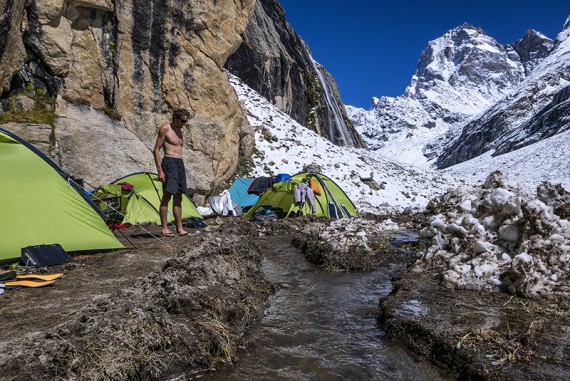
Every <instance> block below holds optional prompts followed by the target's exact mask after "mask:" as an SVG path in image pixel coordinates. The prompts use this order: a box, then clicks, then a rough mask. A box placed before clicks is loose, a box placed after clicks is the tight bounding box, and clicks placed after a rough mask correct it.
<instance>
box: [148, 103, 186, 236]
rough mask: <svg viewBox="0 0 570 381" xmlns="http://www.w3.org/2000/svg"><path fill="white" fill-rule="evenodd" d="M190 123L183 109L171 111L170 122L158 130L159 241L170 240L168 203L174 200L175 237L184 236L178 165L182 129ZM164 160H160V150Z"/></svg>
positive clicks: (183, 184) (181, 168)
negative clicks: (166, 238)
mask: <svg viewBox="0 0 570 381" xmlns="http://www.w3.org/2000/svg"><path fill="white" fill-rule="evenodd" d="M188 119H190V113H189V112H188V110H185V109H177V110H174V112H173V114H172V122H170V123H168V124H165V125H163V126H162V127H160V130H158V137H157V138H156V143H155V145H154V162H155V163H156V169H157V170H158V179H159V180H160V181H162V190H163V194H162V200H161V201H160V223H161V225H162V231H161V237H174V233H172V232H171V231H170V229H169V228H168V203H169V202H170V198H171V197H172V196H174V200H173V206H172V212H173V213H174V221H175V222H176V231H177V233H178V235H179V236H184V235H188V232H187V231H185V230H184V226H183V225H182V194H183V193H186V192H187V191H188V188H187V186H186V170H185V169H184V162H183V161H182V143H183V136H182V127H183V126H184V125H185V124H186V123H187V122H188ZM161 149H163V150H164V157H163V158H162V161H161V160H160V150H161Z"/></svg>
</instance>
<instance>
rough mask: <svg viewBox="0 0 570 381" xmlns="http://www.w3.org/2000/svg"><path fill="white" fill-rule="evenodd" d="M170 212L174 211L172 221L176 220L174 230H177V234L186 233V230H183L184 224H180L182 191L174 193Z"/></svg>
mask: <svg viewBox="0 0 570 381" xmlns="http://www.w3.org/2000/svg"><path fill="white" fill-rule="evenodd" d="M172 212H173V213H174V221H175V222H176V231H177V232H178V235H187V234H188V232H187V231H185V230H184V226H183V225H182V193H177V194H175V195H174V201H173V203H172Z"/></svg>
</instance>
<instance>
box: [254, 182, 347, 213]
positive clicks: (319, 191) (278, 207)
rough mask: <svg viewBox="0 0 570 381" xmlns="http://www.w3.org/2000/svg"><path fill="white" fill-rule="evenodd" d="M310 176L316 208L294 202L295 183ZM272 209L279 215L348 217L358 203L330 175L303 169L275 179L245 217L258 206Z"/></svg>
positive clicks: (307, 203) (306, 203) (308, 204)
mask: <svg viewBox="0 0 570 381" xmlns="http://www.w3.org/2000/svg"><path fill="white" fill-rule="evenodd" d="M304 178H309V179H310V181H311V187H312V188H314V189H315V191H314V192H313V193H314V196H315V210H314V211H313V210H312V207H311V204H310V203H309V202H307V201H306V202H303V203H299V202H297V203H296V202H295V187H296V186H297V185H298V184H299V183H301V182H302V181H303V179H304ZM259 208H263V209H266V210H267V209H270V210H273V211H275V212H276V213H277V215H278V216H280V217H292V216H299V215H313V216H316V217H329V218H346V217H354V216H356V214H357V213H358V212H357V210H356V206H354V203H353V202H352V201H351V200H350V198H349V197H348V196H347V195H346V194H345V193H344V191H343V190H342V189H341V188H340V187H339V186H338V185H337V184H336V183H335V182H334V181H332V180H331V179H330V178H328V177H327V176H325V175H323V174H321V173H316V172H300V173H297V174H296V175H294V176H292V177H291V179H290V180H287V181H283V182H279V183H275V184H274V185H273V187H272V188H269V189H268V190H266V191H265V192H264V193H263V194H262V195H261V196H260V197H259V200H258V201H257V203H256V204H255V205H254V206H252V207H251V209H249V211H248V212H247V213H246V214H245V215H244V218H250V217H253V216H254V214H255V212H256V211H257V210H258V209H259Z"/></svg>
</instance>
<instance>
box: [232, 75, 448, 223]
mask: <svg viewBox="0 0 570 381" xmlns="http://www.w3.org/2000/svg"><path fill="white" fill-rule="evenodd" d="M228 76H229V78H230V83H231V84H232V85H233V86H234V88H235V90H236V92H237V94H238V97H239V98H240V100H241V101H242V103H243V104H244V106H245V108H246V109H247V112H248V119H249V123H250V124H251V126H252V127H253V128H254V130H255V135H256V138H255V139H256V147H257V150H258V152H257V153H256V154H255V155H254V157H253V162H254V165H255V169H254V170H253V173H251V175H253V176H269V175H277V174H279V173H289V174H291V175H293V174H296V173H298V172H301V171H303V170H304V169H305V168H307V166H318V167H320V172H321V173H323V174H325V175H327V176H328V177H330V178H331V179H332V180H333V181H335V182H336V183H337V184H338V185H339V186H340V187H341V188H342V189H343V190H344V191H345V193H346V194H347V195H348V196H349V197H350V198H351V199H352V201H353V202H354V203H355V204H356V206H357V207H358V209H359V210H360V211H370V212H381V211H388V210H402V209H403V208H406V207H411V208H422V207H424V206H425V205H426V204H427V202H428V201H429V200H430V199H431V198H432V197H434V196H435V195H438V194H441V193H443V192H445V191H446V190H447V188H449V187H451V186H453V185H454V184H457V183H458V180H457V179H454V178H452V177H450V176H449V175H443V174H439V173H437V172H435V171H433V170H423V169H418V168H414V167H411V166H408V165H404V164H400V163H397V162H395V161H392V160H389V159H387V158H385V157H384V156H382V155H380V154H379V153H376V152H373V151H368V150H365V149H359V148H351V147H340V146H336V145H334V144H332V143H331V142H330V141H328V140H326V139H324V138H322V137H321V136H319V135H318V134H316V133H314V132H312V131H310V130H308V129H307V128H305V127H303V126H301V125H300V124H298V123H297V122H295V121H294V120H292V119H291V118H290V117H289V116H288V115H286V114H284V113H282V112H281V111H279V110H277V109H276V108H275V107H274V106H273V105H271V104H270V103H269V102H268V101H267V100H266V99H265V98H263V97H262V96H261V95H259V94H258V93H257V92H255V91H254V90H252V89H251V88H249V87H248V86H247V85H245V84H244V83H243V82H242V81H241V80H240V79H239V78H237V77H235V76H233V75H231V74H229V73H228ZM370 177H373V180H374V182H375V183H376V184H378V186H379V188H380V189H378V190H375V189H372V188H371V187H370V186H369V185H367V184H365V182H363V181H361V178H363V179H366V178H370Z"/></svg>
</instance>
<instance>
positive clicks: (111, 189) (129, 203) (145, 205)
mask: <svg viewBox="0 0 570 381" xmlns="http://www.w3.org/2000/svg"><path fill="white" fill-rule="evenodd" d="M161 199H162V183H161V182H160V181H159V180H158V175H157V174H156V173H148V172H138V173H132V174H130V175H127V176H125V177H121V178H120V179H117V180H115V181H113V182H111V183H109V184H106V185H103V186H102V187H99V188H98V189H96V190H95V191H93V192H92V194H91V200H93V202H94V203H95V204H96V205H97V206H98V207H99V209H101V211H103V212H104V213H105V214H106V215H107V216H108V218H109V219H110V221H109V222H116V223H118V222H120V223H122V224H133V225H135V224H143V223H149V222H150V223H155V224H157V225H159V224H160V214H159V208H160V200H161ZM172 202H173V200H172V199H170V204H169V205H168V222H172V221H174V215H173V214H172ZM188 218H200V219H203V217H202V215H201V214H200V212H199V211H198V208H196V205H195V204H194V203H193V202H192V200H191V199H190V197H188V196H187V195H186V194H184V195H183V196H182V219H188Z"/></svg>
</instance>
